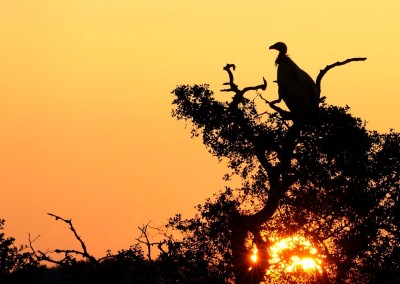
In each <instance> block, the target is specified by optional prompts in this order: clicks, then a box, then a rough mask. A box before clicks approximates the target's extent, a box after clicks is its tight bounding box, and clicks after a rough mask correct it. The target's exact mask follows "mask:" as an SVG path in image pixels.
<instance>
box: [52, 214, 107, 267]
mask: <svg viewBox="0 0 400 284" xmlns="http://www.w3.org/2000/svg"><path fill="white" fill-rule="evenodd" d="M47 215H49V216H52V217H54V218H55V219H56V221H58V220H61V221H63V222H64V223H66V224H68V225H69V228H70V230H71V231H72V232H73V234H74V236H75V238H76V239H77V240H78V242H79V243H80V245H81V247H82V250H83V251H82V252H81V251H76V250H60V249H57V250H55V253H65V254H66V258H67V257H68V255H69V254H70V253H74V254H76V255H81V256H83V257H85V258H87V259H88V260H89V261H90V262H91V263H92V264H94V265H96V266H98V265H99V262H98V261H97V259H96V258H95V257H94V256H92V255H91V254H89V253H88V251H87V248H86V245H85V243H84V242H83V240H82V239H81V237H80V236H79V235H78V233H77V232H76V230H75V228H74V226H73V225H72V220H71V219H69V220H67V219H64V218H62V217H60V216H57V215H55V214H52V213H47Z"/></svg>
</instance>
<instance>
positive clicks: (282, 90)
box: [269, 42, 320, 122]
mask: <svg viewBox="0 0 400 284" xmlns="http://www.w3.org/2000/svg"><path fill="white" fill-rule="evenodd" d="M269 49H276V50H278V51H279V55H278V57H277V58H276V61H275V64H276V65H277V66H278V70H277V72H278V77H277V83H278V94H279V100H278V101H280V100H282V99H283V101H284V102H285V104H286V106H287V107H288V109H289V110H290V113H291V114H292V118H293V122H306V121H311V120H313V119H315V117H316V116H318V109H319V106H318V105H319V96H320V93H319V91H318V88H317V86H316V85H315V82H314V81H313V79H312V78H311V77H310V76H309V75H308V74H307V73H306V72H305V71H303V70H302V69H300V68H299V67H298V66H297V65H296V63H294V62H293V60H292V59H290V57H289V56H288V55H287V54H286V52H287V46H286V44H284V43H283V42H277V43H275V44H274V45H271V46H270V47H269ZM278 101H277V102H278Z"/></svg>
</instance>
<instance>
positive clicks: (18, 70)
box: [0, 0, 400, 256]
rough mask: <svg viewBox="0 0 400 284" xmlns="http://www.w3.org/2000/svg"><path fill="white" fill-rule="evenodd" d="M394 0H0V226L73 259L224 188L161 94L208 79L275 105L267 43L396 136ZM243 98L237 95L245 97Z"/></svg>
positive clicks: (399, 6)
mask: <svg viewBox="0 0 400 284" xmlns="http://www.w3.org/2000/svg"><path fill="white" fill-rule="evenodd" d="M399 13H400V1H398V0H380V1H371V0H353V1H348V0H347V1H345V0H335V1H317V0H315V1H311V0H303V1H297V0H292V1H289V0H288V1H268V0H258V1H249V0H246V1H244V0H243V1H232V0H230V1H227V0H219V1H215V0H213V1H211V0H203V1H194V0H186V1H183V0H169V1H161V0H153V1H138V0H116V1H109V0H68V1H54V0H47V1H44V0H43V1H41V0H0V43H1V44H0V200H1V204H0V218H4V219H6V234H7V235H11V236H14V237H16V239H17V241H16V243H17V244H22V243H27V240H28V233H31V235H32V236H37V235H41V237H40V238H39V239H38V240H37V241H36V243H35V245H36V246H37V247H38V248H40V249H43V250H45V249H55V248H60V249H61V248H72V247H75V240H74V239H73V236H72V234H71V233H70V232H69V231H68V228H67V226H66V225H65V224H62V223H60V222H55V221H54V219H52V218H50V217H49V216H47V215H46V213H47V212H51V213H54V214H57V215H60V216H62V217H64V218H72V220H73V222H74V224H75V226H76V228H77V230H78V232H79V234H80V235H81V236H82V238H83V239H84V240H85V241H86V244H87V246H88V250H89V252H92V253H93V254H95V255H96V256H103V255H104V254H105V252H106V250H107V249H111V250H112V252H117V250H120V249H127V248H128V247H129V245H131V244H133V243H134V242H135V240H134V238H135V237H138V234H139V231H138V230H137V226H140V225H141V224H143V223H147V222H149V221H152V222H153V224H154V225H163V224H165V223H166V222H167V219H168V218H169V217H172V216H173V215H174V214H175V213H183V215H184V217H190V216H192V215H193V214H194V212H195V211H194V206H195V205H196V204H198V203H203V201H204V200H205V198H207V197H210V196H211V195H212V194H213V193H215V192H217V191H218V190H219V189H222V187H223V186H224V185H225V184H224V182H223V181H222V175H223V174H224V173H225V172H226V168H225V164H224V163H219V162H218V160H217V159H216V158H214V157H211V156H210V154H209V153H208V152H207V150H206V149H205V148H204V147H203V146H202V144H201V141H200V140H199V139H197V140H195V139H191V138H190V128H186V129H185V124H184V123H183V122H177V121H176V120H175V119H174V118H172V117H171V115H170V113H171V109H172V105H171V101H172V98H173V97H172V94H171V91H172V90H173V89H174V87H175V86H176V85H179V84H194V83H209V84H210V85H211V88H212V89H213V90H214V91H215V92H216V93H217V96H218V98H220V99H221V100H227V99H229V97H230V94H228V93H222V94H220V93H219V92H218V90H220V89H222V88H223V86H222V83H224V82H225V81H226V79H227V76H226V73H224V71H223V70H222V68H223V66H224V65H225V64H226V63H234V64H236V67H237V71H236V72H235V76H236V82H237V83H238V84H239V86H240V87H244V86H246V85H258V84H260V83H262V77H263V76H264V77H265V78H266V79H267V81H268V83H269V86H268V89H267V91H266V92H265V96H266V97H268V98H276V97H277V88H276V86H274V85H273V84H272V81H273V80H276V68H275V66H274V60H275V57H276V55H277V52H276V51H271V50H268V47H269V46H270V45H271V44H273V43H275V42H277V41H283V42H285V43H286V44H287V45H288V53H289V54H290V56H291V58H292V59H293V60H294V61H295V62H296V63H297V64H298V65H299V66H300V67H301V68H302V69H304V70H305V71H307V72H308V73H309V74H310V75H311V76H312V77H313V78H315V77H316V76H317V74H318V72H319V70H320V69H322V68H324V67H325V66H326V65H327V64H331V63H334V62H336V61H338V60H344V59H346V58H350V57H367V58H368V60H367V61H365V62H355V63H351V64H348V65H346V66H343V67H338V68H335V69H333V70H331V71H330V72H328V74H327V75H326V76H325V77H324V80H323V81H322V95H324V96H327V102H328V103H330V104H335V105H340V106H344V105H346V104H347V105H349V106H350V107H351V108H352V113H353V114H354V115H356V116H359V117H361V118H362V119H364V120H366V121H367V122H368V128H369V129H371V130H378V131H380V132H388V131H389V129H390V128H394V129H395V130H396V131H400V115H399V112H400V109H399V108H400V91H399V90H400V88H399V86H398V85H397V83H399V82H400V79H399V76H400V72H399V68H400V31H399V27H400V17H399ZM250 96H251V95H250Z"/></svg>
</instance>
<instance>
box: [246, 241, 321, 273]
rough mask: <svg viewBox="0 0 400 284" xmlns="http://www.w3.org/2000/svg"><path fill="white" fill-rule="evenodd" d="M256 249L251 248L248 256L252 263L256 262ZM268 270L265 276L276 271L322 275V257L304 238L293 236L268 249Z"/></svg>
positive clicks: (277, 242)
mask: <svg viewBox="0 0 400 284" xmlns="http://www.w3.org/2000/svg"><path fill="white" fill-rule="evenodd" d="M258 253H259V251H258V249H257V248H256V247H255V246H253V248H252V255H251V256H250V258H251V261H252V262H253V263H256V262H257V259H258ZM268 253H269V256H270V259H269V264H270V266H269V269H268V270H267V272H266V273H267V274H271V273H275V272H277V271H280V272H285V273H295V272H300V271H302V272H307V273H316V272H317V273H322V260H323V258H324V256H322V255H320V254H319V253H318V250H317V249H316V248H315V247H314V246H313V245H312V243H311V242H310V241H309V240H307V239H306V238H305V237H303V236H300V235H294V236H291V237H287V238H284V239H280V240H277V241H276V242H275V243H274V244H273V245H272V246H271V247H270V248H269V251H268Z"/></svg>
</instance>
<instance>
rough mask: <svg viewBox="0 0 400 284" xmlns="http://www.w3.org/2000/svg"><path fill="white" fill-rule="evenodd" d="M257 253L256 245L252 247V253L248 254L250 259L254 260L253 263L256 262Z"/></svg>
mask: <svg viewBox="0 0 400 284" xmlns="http://www.w3.org/2000/svg"><path fill="white" fill-rule="evenodd" d="M257 253H258V249H257V248H256V247H254V248H253V254H252V255H251V256H250V258H251V261H252V262H254V263H256V262H257V259H258V256H257Z"/></svg>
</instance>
